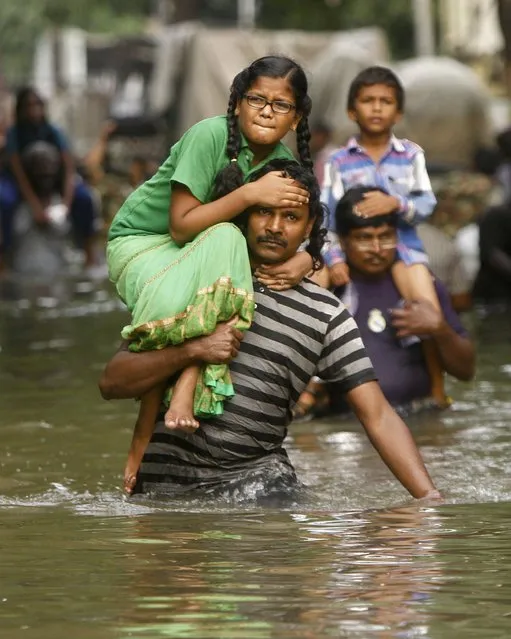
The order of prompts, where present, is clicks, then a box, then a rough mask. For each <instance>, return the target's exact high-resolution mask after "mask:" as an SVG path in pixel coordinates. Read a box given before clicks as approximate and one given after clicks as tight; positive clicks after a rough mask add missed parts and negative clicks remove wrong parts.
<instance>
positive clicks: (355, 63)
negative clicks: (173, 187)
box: [151, 23, 388, 135]
mask: <svg viewBox="0 0 511 639" xmlns="http://www.w3.org/2000/svg"><path fill="white" fill-rule="evenodd" d="M160 41H161V46H160V49H159V53H158V55H157V62H156V66H155V72H154V75H153V82H152V85H151V106H152V109H153V111H154V112H158V111H161V109H162V108H163V107H164V105H165V104H166V103H168V101H169V99H170V102H172V99H173V98H174V97H175V96H176V95H178V94H179V95H180V97H179V107H178V123H177V128H176V134H177V135H180V134H182V133H183V132H184V131H185V130H186V129H188V128H189V127H190V126H191V125H192V124H194V123H195V122H198V121H199V120H201V119H203V118H206V117H210V116H213V115H219V114H222V113H225V110H226V106H227V101H228V97H229V87H230V84H231V82H232V79H233V78H234V76H235V75H236V74H237V73H238V72H239V71H241V70H242V69H243V68H244V67H246V66H248V65H249V64H250V63H251V62H252V61H253V60H255V59H256V58H258V57H261V56H264V55H268V54H272V53H274V54H284V55H287V56H290V57H291V58H293V59H295V60H297V61H298V62H299V63H301V64H302V65H303V66H304V68H305V70H306V72H307V75H308V77H309V81H310V90H311V96H312V98H313V102H314V104H315V106H314V107H313V109H314V110H313V117H321V118H322V119H323V118H324V117H327V118H328V121H329V122H330V124H331V125H333V126H334V127H335V128H336V130H338V131H339V132H341V131H342V130H343V129H344V128H345V124H346V120H345V116H344V110H345V105H344V101H345V93H346V89H347V86H348V84H349V82H350V81H351V79H352V77H353V75H354V74H355V73H356V72H358V71H359V70H360V69H362V68H364V67H365V66H368V65H370V64H375V63H376V62H382V63H385V62H386V61H388V46H387V40H386V37H385V35H384V33H383V32H382V31H381V30H380V29H376V28H374V29H373V28H370V29H359V30H356V31H346V32H345V31H342V32H340V31H336V32H306V31H263V30H256V31H249V30H240V29H208V28H206V27H202V26H200V25H198V24H195V23H191V24H185V25H177V26H175V27H171V28H169V29H167V30H165V31H164V32H163V33H162V35H161V38H160ZM179 85H180V91H179V93H178V92H177V90H176V86H179Z"/></svg>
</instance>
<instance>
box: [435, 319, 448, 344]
mask: <svg viewBox="0 0 511 639" xmlns="http://www.w3.org/2000/svg"><path fill="white" fill-rule="evenodd" d="M430 335H431V337H433V338H434V339H439V340H440V339H443V338H445V337H450V335H451V327H450V326H449V324H448V323H447V322H446V321H445V319H444V318H442V319H441V320H440V322H439V323H438V325H437V326H436V328H434V329H433V330H432V331H431V333H430Z"/></svg>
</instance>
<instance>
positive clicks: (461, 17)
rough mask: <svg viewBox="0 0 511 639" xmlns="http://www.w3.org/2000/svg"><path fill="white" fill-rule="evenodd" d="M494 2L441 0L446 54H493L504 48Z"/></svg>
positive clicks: (443, 42)
mask: <svg viewBox="0 0 511 639" xmlns="http://www.w3.org/2000/svg"><path fill="white" fill-rule="evenodd" d="M496 5H497V3H496V2H495V0H440V7H441V24H442V48H443V50H444V52H445V53H449V54H456V55H468V56H483V55H494V54H495V53H498V52H499V51H500V50H501V49H502V47H503V39H502V34H501V31H500V26H499V21H498V16H497V6H496Z"/></svg>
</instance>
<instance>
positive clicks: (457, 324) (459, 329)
mask: <svg viewBox="0 0 511 639" xmlns="http://www.w3.org/2000/svg"><path fill="white" fill-rule="evenodd" d="M435 290H436V294H437V297H438V302H439V304H440V308H441V309H442V312H443V314H444V317H445V320H446V322H447V323H448V324H449V326H450V327H451V328H452V330H453V331H454V332H455V333H457V334H458V335H460V336H461V337H468V336H469V335H468V332H467V330H466V329H465V327H464V326H463V324H462V323H461V320H460V318H459V315H458V313H456V311H455V310H454V308H453V306H452V303H451V296H450V295H449V292H448V291H447V288H446V286H445V285H444V284H442V282H441V281H440V280H438V279H435Z"/></svg>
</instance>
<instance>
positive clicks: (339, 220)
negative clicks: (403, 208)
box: [335, 186, 397, 236]
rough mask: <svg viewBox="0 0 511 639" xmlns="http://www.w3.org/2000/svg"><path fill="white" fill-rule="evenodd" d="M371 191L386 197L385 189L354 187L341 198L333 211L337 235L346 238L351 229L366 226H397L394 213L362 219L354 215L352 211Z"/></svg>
mask: <svg viewBox="0 0 511 639" xmlns="http://www.w3.org/2000/svg"><path fill="white" fill-rule="evenodd" d="M371 191H380V192H381V193H385V195H388V193H387V191H385V189H382V188H380V187H378V186H354V187H353V188H352V189H349V190H348V191H346V193H345V194H344V195H343V196H342V198H341V199H340V200H339V202H338V204H337V207H336V209H335V228H336V230H337V234H338V235H340V236H346V235H348V233H349V232H350V231H352V230H353V229H361V228H366V227H368V226H369V227H378V226H383V224H390V225H391V226H394V227H395V226H397V213H395V212H394V213H386V214H383V215H376V216H374V217H362V216H361V215H357V214H356V213H355V211H354V209H355V207H356V206H357V204H358V203H359V202H362V200H363V199H364V195H365V194H366V193H370V192H371Z"/></svg>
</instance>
